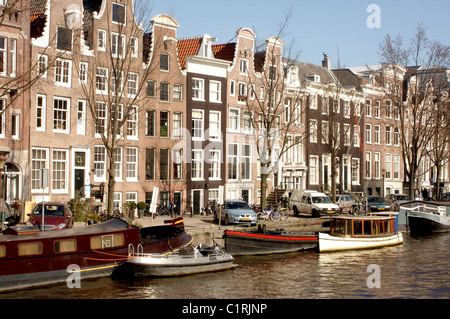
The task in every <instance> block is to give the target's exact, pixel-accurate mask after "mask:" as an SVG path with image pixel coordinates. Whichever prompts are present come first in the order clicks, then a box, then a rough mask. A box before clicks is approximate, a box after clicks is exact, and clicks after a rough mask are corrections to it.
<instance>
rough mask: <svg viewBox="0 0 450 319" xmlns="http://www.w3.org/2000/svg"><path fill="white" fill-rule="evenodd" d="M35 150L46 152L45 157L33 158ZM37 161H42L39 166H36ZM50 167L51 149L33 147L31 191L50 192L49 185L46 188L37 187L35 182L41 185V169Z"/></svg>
mask: <svg viewBox="0 0 450 319" xmlns="http://www.w3.org/2000/svg"><path fill="white" fill-rule="evenodd" d="M34 151H39V152H43V153H42V154H45V158H38V159H36V158H33V153H34ZM36 163H40V165H38V167H34V166H35V164H36ZM48 167H49V149H48V148H41V147H32V148H31V193H40V194H42V191H44V192H48V190H49V188H48V186H47V187H45V189H44V190H42V188H39V187H38V188H36V187H33V186H35V185H34V184H37V185H39V176H40V172H39V171H40V169H41V168H47V169H48Z"/></svg>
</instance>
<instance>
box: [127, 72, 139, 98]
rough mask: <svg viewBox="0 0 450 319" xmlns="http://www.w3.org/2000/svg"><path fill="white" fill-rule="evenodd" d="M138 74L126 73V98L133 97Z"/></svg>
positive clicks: (135, 91)
mask: <svg viewBox="0 0 450 319" xmlns="http://www.w3.org/2000/svg"><path fill="white" fill-rule="evenodd" d="M138 83H139V75H138V74H137V73H133V72H129V73H128V75H127V91H128V98H135V97H136V94H137V90H138Z"/></svg>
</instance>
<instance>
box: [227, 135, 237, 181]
mask: <svg viewBox="0 0 450 319" xmlns="http://www.w3.org/2000/svg"><path fill="white" fill-rule="evenodd" d="M231 147H233V149H235V150H236V154H231ZM232 170H233V172H234V170H235V176H236V177H235V178H233V177H234V174H233V176H231V175H230V174H231V172H232ZM238 179H239V144H238V143H229V144H228V180H230V181H232V180H234V181H236V180H238Z"/></svg>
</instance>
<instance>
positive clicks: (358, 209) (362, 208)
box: [352, 197, 370, 215]
mask: <svg viewBox="0 0 450 319" xmlns="http://www.w3.org/2000/svg"><path fill="white" fill-rule="evenodd" d="M352 213H353V214H354V215H364V214H367V213H370V208H369V207H368V206H367V203H366V198H364V197H362V198H360V200H359V201H356V204H355V205H354V206H353V207H352Z"/></svg>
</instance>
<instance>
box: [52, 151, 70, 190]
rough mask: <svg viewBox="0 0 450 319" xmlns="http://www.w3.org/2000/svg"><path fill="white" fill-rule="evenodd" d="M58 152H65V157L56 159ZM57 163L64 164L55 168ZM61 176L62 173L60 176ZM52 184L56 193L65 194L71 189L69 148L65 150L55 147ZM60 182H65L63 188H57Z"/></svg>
mask: <svg viewBox="0 0 450 319" xmlns="http://www.w3.org/2000/svg"><path fill="white" fill-rule="evenodd" d="M56 153H61V154H65V159H55V154H56ZM57 163H60V165H62V167H57V168H56V169H55V165H57ZM58 172H59V173H60V174H62V175H63V176H62V178H58V180H57V177H58V175H60V174H58ZM59 177H61V175H60V176H59ZM51 183H52V184H51V185H52V193H56V194H65V193H68V191H69V150H64V149H53V150H52V179H51ZM58 183H64V187H63V188H61V187H60V188H56V187H55V184H58Z"/></svg>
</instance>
